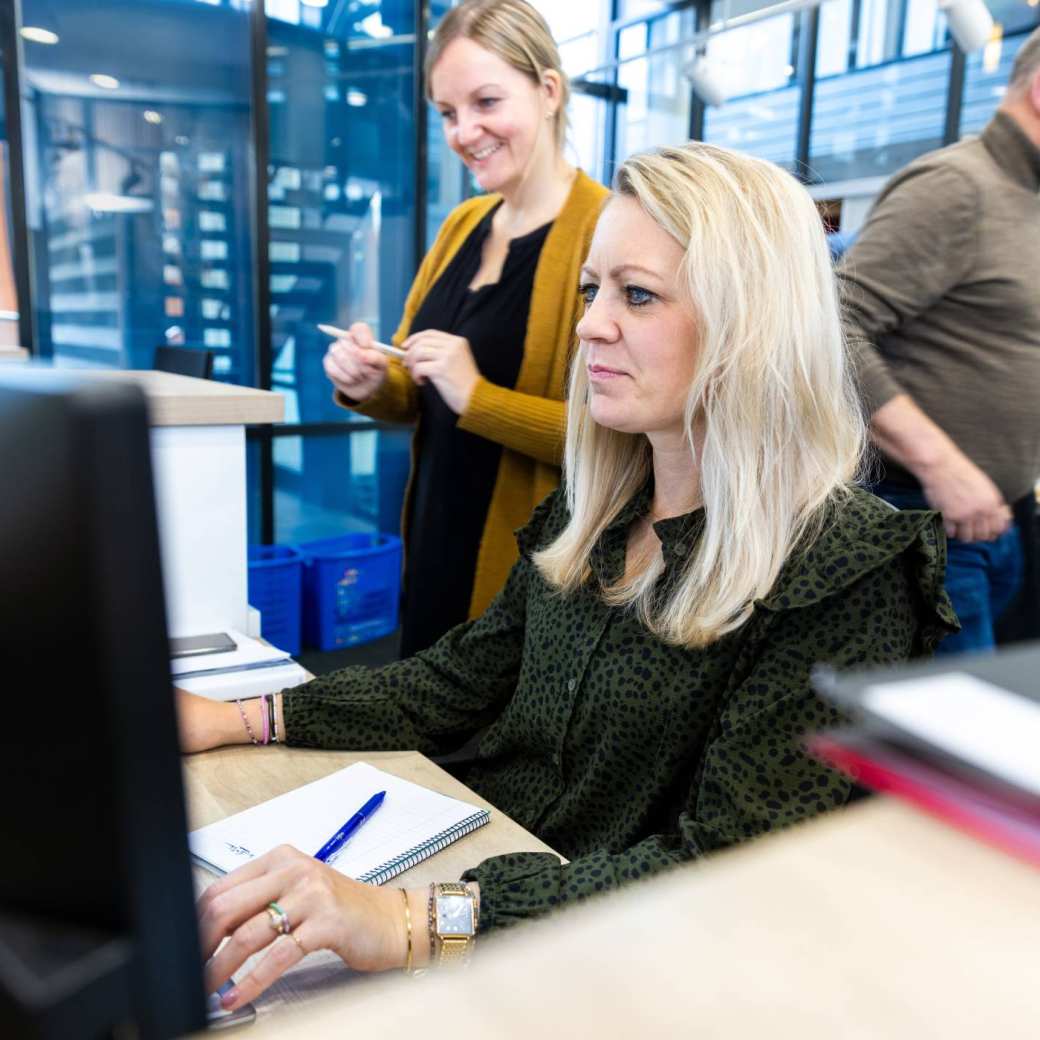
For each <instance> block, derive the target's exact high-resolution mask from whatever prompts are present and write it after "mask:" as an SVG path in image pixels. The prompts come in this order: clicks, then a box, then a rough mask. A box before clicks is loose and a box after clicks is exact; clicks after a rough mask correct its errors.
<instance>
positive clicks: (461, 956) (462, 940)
mask: <svg viewBox="0 0 1040 1040" xmlns="http://www.w3.org/2000/svg"><path fill="white" fill-rule="evenodd" d="M441 896H462V897H464V898H466V899H468V900H470V905H471V907H472V920H473V934H472V935H458V934H455V933H450V934H448V935H441V934H440V932H438V931H437V930H436V929H437V920H438V916H437V912H436V902H437V899H438V898H439V897H441ZM477 914H478V911H477V899H476V896H474V895H473V893H472V892H470V890H469V889H468V888H467V887H466V886H465V885H464V884H462V882H460V881H442V882H439V883H437V884H433V885H431V886H430V935H431V937H432V936H434V935H436V937H437V941H438V946H439V953H438V956H437V962H436V963H437V964H438V965H439V966H444V967H447V966H449V965H463V964H466V963H467V962H468V961H469V958H470V956H471V955H472V953H473V947H474V946H475V945H476V936H477V926H478V923H479V922H478V920H477ZM431 941H432V938H431Z"/></svg>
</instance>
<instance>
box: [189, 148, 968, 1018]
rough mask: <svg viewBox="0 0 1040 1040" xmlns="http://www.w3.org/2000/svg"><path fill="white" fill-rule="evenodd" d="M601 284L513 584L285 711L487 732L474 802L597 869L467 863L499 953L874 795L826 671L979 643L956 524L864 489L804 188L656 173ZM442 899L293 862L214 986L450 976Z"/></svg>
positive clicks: (246, 898) (593, 272)
mask: <svg viewBox="0 0 1040 1040" xmlns="http://www.w3.org/2000/svg"><path fill="white" fill-rule="evenodd" d="M705 258H710V262H706V260H705ZM576 290H577V291H580V293H581V295H582V297H583V298H584V306H585V311H584V316H583V318H582V319H581V322H580V324H579V326H578V334H579V338H580V346H579V350H578V356H577V360H576V363H575V366H574V370H573V373H572V378H571V385H570V392H569V398H568V409H569V413H568V427H567V449H566V459H565V466H564V476H565V480H564V485H563V487H562V488H561V489H560V490H558V491H557V492H555V493H554V494H552V495H551V496H550V497H549V498H548V499H547V500H546V501H545V502H543V503H542V505H540V506H539V507H538V508H537V509H536V510H535V512H534V515H533V517H532V518H531V521H530V523H529V524H528V525H527V526H526V527H525V528H524V529H523V530H522V531H521V532H520V533H519V536H518V539H519V544H520V560H519V562H518V563H517V564H516V566H515V567H514V568H513V571H512V573H511V574H510V577H509V581H508V582H507V584H506V586H505V588H504V589H503V591H502V592H501V593H500V594H499V596H498V597H497V598H496V599H495V601H494V602H493V603H492V605H491V606H490V607H489V608H488V610H487V611H485V613H484V614H483V615H482V616H481V617H480V618H478V619H476V620H475V621H472V622H468V623H467V624H464V625H461V626H459V627H457V628H455V629H454V630H452V631H451V632H449V633H448V635H446V636H444V637H443V638H442V639H441V640H440V641H439V642H438V643H436V644H435V645H434V646H433V647H431V648H430V649H429V650H427V651H424V652H423V653H420V654H417V655H416V656H414V657H412V658H410V659H408V660H404V661H400V662H397V663H396V664H392V665H389V666H388V667H385V668H382V669H379V670H375V671H369V670H366V669H362V668H352V669H346V670H344V671H342V672H338V673H335V674H333V675H329V676H325V677H323V678H319V679H315V680H313V681H312V682H310V683H308V684H306V685H304V686H300V687H298V688H296V689H294V690H288V691H285V693H284V694H282V695H281V697H280V698H279V699H278V705H277V706H278V710H279V711H280V713H281V730H280V732H282V733H284V734H285V737H286V740H287V741H288V742H289V743H290V744H294V745H299V746H308V747H324V748H350V749H354V750H361V749H390V748H401V747H408V748H417V749H419V750H421V751H423V752H425V753H427V754H437V753H441V752H445V751H448V750H450V749H451V748H453V747H455V746H457V745H459V744H461V743H462V742H463V741H464V740H466V739H467V738H468V737H470V736H471V735H472V734H474V733H475V732H477V731H478V730H480V729H482V728H484V727H486V729H485V731H484V734H483V736H482V737H481V739H480V742H479V746H478V750H477V756H476V762H475V763H474V765H473V767H472V771H471V772H470V773H469V774H468V775H467V783H469V784H470V786H472V787H473V788H474V789H475V790H476V791H478V792H479V793H480V794H481V795H482V796H483V797H485V798H487V799H488V800H489V801H491V802H492V803H494V804H495V805H498V806H499V807H500V808H501V809H502V810H503V811H504V812H506V813H508V814H509V815H510V816H511V817H512V818H513V819H515V820H516V821H517V822H519V823H520V824H521V825H523V826H524V827H526V828H528V829H529V830H531V831H533V832H535V833H536V834H537V835H538V836H539V837H540V838H542V839H543V840H544V841H545V842H547V843H548V844H550V845H551V846H552V847H553V848H556V849H559V850H560V852H561V853H562V854H564V855H566V856H567V857H569V859H570V862H569V863H568V864H567V865H561V864H560V863H559V862H558V861H557V859H556V858H555V857H553V856H551V855H547V854H534V853H530V854H517V855H507V856H499V857H495V858H492V859H489V860H486V861H485V862H483V863H481V864H479V865H477V866H475V867H474V868H473V869H472V870H471V871H469V872H467V873H466V874H465V875H464V881H465V883H466V885H467V888H466V894H465V895H463V896H462V897H461V899H462V900H463V901H465V902H471V903H473V904H474V906H473V907H472V908H471V909H474V910H476V911H477V912H478V916H477V918H476V919H477V921H478V925H477V927H478V929H479V931H480V932H481V933H483V932H486V931H488V930H490V929H494V928H500V927H502V926H504V925H509V924H511V923H513V922H515V921H520V920H523V919H526V918H530V917H533V916H536V915H539V914H543V913H546V912H547V911H550V910H552V909H554V908H556V907H560V906H565V905H567V904H569V903H573V902H576V901H578V900H581V899H584V898H586V897H587V896H591V895H593V894H595V893H597V892H601V891H607V890H609V889H613V888H616V887H618V886H621V885H623V884H626V883H627V882H629V881H634V880H636V879H637V878H642V877H646V876H648V875H651V874H655V873H657V872H659V871H662V870H665V869H668V868H670V867H673V866H675V865H677V864H681V863H685V862H687V861H690V860H694V859H697V858H698V857H700V856H703V855H706V854H708V853H711V852H713V851H715V850H718V849H721V848H724V847H726V846H729V845H733V844H735V843H737V842H740V841H744V840H746V839H748V838H752V837H755V836H756V835H760V834H762V833H765V832H767V831H771V830H774V829H776V828H779V827H783V826H785V825H787V824H791V823H794V822H795V821H798V820H801V819H804V818H806V817H809V816H812V815H814V814H816V813H820V812H823V811H825V810H827V809H830V808H833V807H835V806H839V805H842V804H843V803H844V802H845V801H846V799H847V797H848V794H849V785H848V782H847V781H846V780H844V779H843V778H842V777H840V776H838V775H836V774H835V773H832V772H831V771H829V770H828V769H826V768H824V767H823V766H822V765H821V764H819V763H817V762H815V761H813V760H812V759H810V758H809V757H807V756H806V755H805V754H804V752H803V751H802V748H801V744H800V739H801V736H802V735H803V734H804V733H805V732H806V731H809V730H814V729H819V728H820V727H825V726H828V725H831V724H832V723H834V722H835V721H836V718H835V714H834V712H833V711H832V710H831V709H829V708H828V707H826V706H825V705H824V704H823V703H821V702H820V701H819V700H818V699H817V698H816V697H815V696H814V694H813V692H812V690H811V688H810V685H809V672H810V669H811V668H812V666H813V664H814V663H815V662H817V661H821V660H822V661H829V662H831V663H833V664H834V665H836V666H838V667H847V666H852V665H855V666H859V665H876V664H884V663H889V662H891V663H895V662H898V661H903V660H905V659H907V658H909V657H911V656H914V655H916V654H920V653H927V652H930V651H931V650H933V649H934V647H935V645H936V643H937V642H938V641H939V639H941V638H942V637H943V636H944V635H945V634H946V633H947V632H949V631H951V630H952V629H954V628H955V627H956V620H955V618H954V617H953V614H952V612H951V610H950V606H949V602H948V600H947V598H946V594H945V592H944V591H943V584H942V575H943V566H944V559H945V552H944V550H945V543H944V539H943V531H942V525H941V524H940V522H939V520H938V517H937V516H936V514H934V513H928V512H897V511H895V510H892V509H891V508H889V507H888V506H886V505H885V504H884V503H882V502H880V501H879V500H878V499H876V498H874V497H873V496H872V495H870V494H868V493H867V492H865V491H863V490H861V489H859V488H858V487H857V486H856V485H855V483H854V481H855V478H856V473H857V468H858V466H859V463H860V457H861V452H862V450H863V443H864V428H863V422H862V418H861V415H860V412H859V408H858V405H857V403H856V399H855V396H854V394H853V391H852V389H851V388H850V381H849V372H848V367H847V362H846V357H845V351H844V347H843V343H842V338H841V333H840V331H839V330H840V326H839V321H838V311H837V303H836V299H835V290H834V283H833V281H832V274H831V269H830V262H829V258H828V253H827V246H826V242H825V240H824V233H823V229H822V226H821V223H820V220H819V218H818V216H817V213H816V211H815V209H814V206H813V203H812V201H811V200H810V198H809V196H808V194H807V193H806V191H805V190H804V189H803V188H802V187H801V186H800V185H799V184H798V183H797V182H796V181H795V180H794V179H793V178H792V177H791V176H789V175H788V174H787V173H785V172H783V171H782V170H780V169H779V168H778V167H775V166H773V165H771V164H769V163H766V162H763V161H761V160H758V159H754V158H751V157H748V156H743V155H740V154H737V153H734V152H729V151H726V150H724V149H721V148H716V147H712V146H710V145H704V144H690V145H687V146H684V147H681V148H670V149H664V150H661V151H656V152H651V153H647V154H643V155H637V156H634V157H633V158H631V159H629V160H627V161H626V162H625V163H624V165H623V166H622V167H621V169H620V170H619V171H618V175H617V183H616V189H615V193H614V196H613V198H612V199H611V201H610V202H609V203H608V204H607V207H606V209H605V210H604V213H603V216H602V217H601V218H600V221H599V224H598V226H597V229H596V233H595V235H594V238H593V242H592V246H591V249H590V252H589V256H588V259H587V261H586V263H585V266H584V267H583V269H582V275H581V285H580V289H578V287H576ZM246 711H247V713H248V712H252V722H251V725H252V727H253V730H254V731H258V726H259V724H260V720H259V715H258V712H259V706H258V705H257V704H256V703H255V702H253V703H251V704H247V705H246ZM181 712H182V723H183V739H184V743H185V747H186V750H189V751H200V750H203V749H206V748H210V747H216V746H218V745H221V744H232V743H243V742H248V739H249V737H248V735H247V733H246V730H245V728H244V726H243V719H242V718H241V717H240V715H239V711H238V708H237V707H236V706H235V705H234V704H231V705H228V704H219V703H215V702H210V701H202V700H199V699H197V698H191V697H188V696H184V697H183V698H182V702H181ZM247 717H249V716H248V715H247ZM431 898H432V897H431V894H430V893H429V892H428V891H426V890H412V891H404V890H397V891H395V890H393V889H392V888H391V889H387V888H372V887H369V886H366V885H362V884H358V883H356V882H353V881H351V880H348V879H346V878H344V877H342V876H341V875H339V874H336V873H334V872H333V871H332V870H330V869H328V868H327V867H325V866H323V865H322V864H319V863H317V862H316V861H315V860H313V859H311V858H309V857H308V856H306V855H304V854H303V853H301V852H297V851H296V850H293V849H289V848H282V849H279V850H276V851H274V852H272V853H270V854H268V855H267V856H264V857H262V858H260V859H258V860H257V861H256V862H254V863H251V864H249V865H247V866H245V867H243V868H241V869H240V870H238V871H235V872H234V873H233V874H230V875H228V876H227V877H225V878H223V879H221V880H220V881H217V882H216V883H215V884H214V885H213V886H212V887H211V888H210V889H209V891H208V892H207V893H206V894H205V895H204V896H203V898H202V900H201V903H200V911H201V923H202V934H203V940H204V945H205V952H206V955H207V956H209V955H211V954H213V953H214V952H215V951H216V950H217V947H218V945H219V944H220V942H221V941H222V940H223V939H224V938H225V937H230V941H229V942H228V943H227V944H226V945H225V946H224V947H223V948H222V949H221V950H220V952H219V953H216V955H215V956H214V957H213V960H212V961H211V963H210V964H209V966H208V969H207V971H208V976H207V981H208V983H209V989H210V990H215V989H216V988H217V986H219V985H220V984H221V983H223V982H224V981H225V980H226V979H228V978H229V977H230V976H231V975H232V973H233V972H235V971H237V970H238V968H239V967H240V966H241V965H242V963H243V962H244V961H245V959H246V958H247V957H248V956H249V955H251V954H253V953H255V952H256V951H258V950H260V949H262V948H264V947H266V946H268V945H269V944H270V946H271V948H270V950H269V952H268V953H267V954H266V956H265V958H264V959H263V960H262V961H261V962H260V963H259V965H258V966H257V967H256V969H255V970H254V971H253V972H252V973H251V974H248V975H246V976H245V977H244V978H242V979H241V980H239V982H238V983H237V985H236V986H235V988H234V990H233V991H232V992H231V994H229V995H228V997H227V998H226V1001H227V1004H228V1005H229V1006H232V1007H234V1006H237V1005H238V1004H239V1003H241V1002H243V1001H247V1000H251V999H252V998H253V997H254V996H256V995H257V993H259V992H260V991H262V990H263V989H264V988H265V987H266V986H268V985H269V984H270V983H271V982H272V981H273V979H274V978H276V977H277V976H278V975H279V974H280V973H281V972H283V971H285V970H286V969H287V968H289V967H290V966H292V965H293V964H295V963H296V962H297V961H298V960H299V959H300V958H301V957H302V956H303V955H304V954H305V953H306V952H307V951H310V950H314V949H317V948H319V947H324V948H329V949H332V950H335V951H336V952H337V953H338V954H339V955H340V956H342V957H343V959H344V960H345V961H346V962H347V963H348V964H350V965H351V966H352V967H355V968H359V969H362V970H373V971H375V970H381V969H387V968H395V967H402V966H405V965H406V964H408V963H409V958H410V963H411V964H412V965H414V966H420V965H422V964H424V963H426V962H427V961H428V960H429V958H430V956H431V937H430V933H429V928H428V925H427V921H428V906H429V901H430V899H431ZM272 901H274V902H276V903H277V904H278V905H279V906H280V907H281V908H282V909H283V910H284V912H285V915H286V917H287V920H288V922H289V923H290V924H291V929H292V931H291V935H290V936H289V937H288V938H277V939H276V938H275V937H274V935H273V934H272V928H271V923H270V920H269V916H268V913H267V911H266V909H265V908H266V907H267V905H268V903H270V902H272ZM405 907H407V909H408V913H407V915H406V913H405ZM463 916H464V917H465V916H466V914H464V915H463ZM409 938H410V940H411V941H410V942H409ZM272 939H274V940H275V941H274V942H273V943H272ZM437 947H438V942H437V937H436V936H434V942H433V950H432V952H433V954H434V955H436V956H439V951H438V948H437ZM409 951H410V952H409Z"/></svg>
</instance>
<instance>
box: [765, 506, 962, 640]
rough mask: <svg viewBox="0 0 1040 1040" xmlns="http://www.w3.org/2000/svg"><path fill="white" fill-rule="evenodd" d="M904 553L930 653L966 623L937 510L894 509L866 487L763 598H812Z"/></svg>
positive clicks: (789, 602) (788, 604) (774, 605)
mask: <svg viewBox="0 0 1040 1040" xmlns="http://www.w3.org/2000/svg"><path fill="white" fill-rule="evenodd" d="M897 558H901V559H902V560H903V563H904V566H905V569H906V574H907V577H908V579H909V581H910V584H911V586H912V591H913V592H914V593H915V594H916V597H917V598H918V601H919V602H918V614H919V619H920V626H921V627H920V630H919V637H920V642H921V646H920V647H919V652H925V653H930V652H931V651H932V650H934V649H935V647H936V646H937V645H938V644H939V642H940V641H941V640H942V639H943V638H944V637H945V636H947V635H949V634H950V633H951V632H956V631H957V630H958V629H959V628H960V623H959V622H958V621H957V615H956V614H955V613H954V610H953V604H952V603H951V602H950V598H949V596H948V595H947V594H946V587H945V584H944V576H945V573H946V534H945V532H944V530H943V526H942V520H941V518H940V516H939V514H938V513H936V512H932V511H930V510H910V509H908V510H899V509H895V508H893V507H892V506H890V505H889V504H888V503H887V502H884V501H882V500H881V499H880V498H878V497H877V496H876V495H872V494H870V492H868V491H864V490H863V489H861V488H856V489H854V490H853V492H852V495H851V497H850V498H849V499H848V500H847V501H845V502H843V503H841V504H840V505H837V506H835V508H834V510H833V515H832V516H831V518H830V520H829V522H828V524H827V526H826V527H825V528H824V530H823V532H822V533H821V534H820V536H819V537H818V538H817V539H816V541H815V542H814V543H813V544H812V545H811V546H809V547H808V548H807V549H804V550H800V551H798V552H796V553H795V554H794V555H793V556H792V558H791V559H790V560H789V561H788V563H787V564H786V566H785V567H784V569H783V570H782V571H781V572H780V577H779V578H778V579H777V581H776V584H775V585H774V587H773V590H772V591H771V592H770V593H769V595H768V596H765V597H763V598H762V599H761V600H758V601H757V602H756V606H761V607H764V608H765V609H767V610H773V611H781V610H794V609H798V608H800V607H807V606H812V605H813V604H816V603H819V602H820V601H821V600H823V599H826V598H827V597H828V596H832V595H834V594H835V593H838V592H840V591H841V590H842V589H845V588H848V586H850V585H852V584H853V583H854V582H856V581H858V580H859V579H860V578H862V577H863V576H864V575H866V574H869V573H870V572H871V571H874V570H877V569H878V568H879V567H882V566H884V565H885V564H887V563H889V562H890V561H892V560H894V559H897Z"/></svg>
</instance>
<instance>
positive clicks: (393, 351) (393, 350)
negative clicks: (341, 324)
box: [318, 325, 405, 358]
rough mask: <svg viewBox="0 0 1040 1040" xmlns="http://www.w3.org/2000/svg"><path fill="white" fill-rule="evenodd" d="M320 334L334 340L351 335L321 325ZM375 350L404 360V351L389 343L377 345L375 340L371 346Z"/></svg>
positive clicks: (333, 326)
mask: <svg viewBox="0 0 1040 1040" xmlns="http://www.w3.org/2000/svg"><path fill="white" fill-rule="evenodd" d="M318 331H319V332H324V333H325V335H326V336H331V337H332V338H333V339H347V338H348V337H349V336H350V333H349V332H347V331H346V330H345V329H337V328H336V326H335V325H319V326H318ZM370 346H371V348H372V349H373V350H378V351H381V352H382V353H383V354H389V355H390V357H395V358H403V357H404V353H405V352H404V351H403V350H402V349H401V348H400V347H392V346H390V344H389V343H377V342H376V341H375V340H373V341H372V343H371V344H370Z"/></svg>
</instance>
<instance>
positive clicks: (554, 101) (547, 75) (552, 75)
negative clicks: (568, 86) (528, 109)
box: [542, 69, 563, 115]
mask: <svg viewBox="0 0 1040 1040" xmlns="http://www.w3.org/2000/svg"><path fill="white" fill-rule="evenodd" d="M542 93H543V94H544V95H545V100H546V101H547V102H548V104H549V114H550V115H556V113H557V112H559V110H560V104H561V102H562V98H563V80H562V79H561V78H560V74H559V73H558V72H557V71H556V70H555V69H547V70H546V71H545V72H543V73H542Z"/></svg>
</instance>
